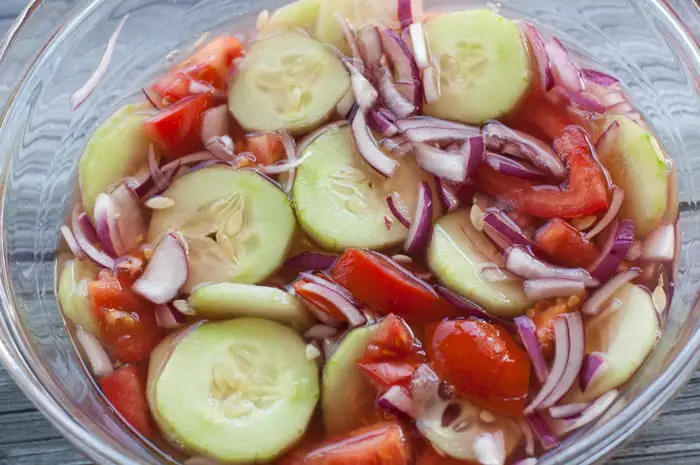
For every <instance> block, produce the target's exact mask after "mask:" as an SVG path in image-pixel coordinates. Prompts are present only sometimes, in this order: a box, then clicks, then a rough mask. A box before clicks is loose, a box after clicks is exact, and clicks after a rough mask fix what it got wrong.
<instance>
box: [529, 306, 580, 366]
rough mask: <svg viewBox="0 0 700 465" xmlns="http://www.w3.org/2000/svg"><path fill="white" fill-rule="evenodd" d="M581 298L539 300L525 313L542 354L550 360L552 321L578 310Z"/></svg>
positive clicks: (552, 350)
mask: <svg viewBox="0 0 700 465" xmlns="http://www.w3.org/2000/svg"><path fill="white" fill-rule="evenodd" d="M580 303H581V298H579V297H570V298H569V299H563V298H557V299H549V300H541V301H539V302H537V303H536V304H535V306H534V307H532V308H531V309H529V310H528V311H527V315H528V316H529V317H530V318H531V319H532V321H533V322H534V323H535V327H536V328H537V329H536V334H537V339H538V340H539V341H540V346H541V347H542V353H543V354H544V356H545V357H547V358H551V357H552V356H553V355H554V320H555V319H556V318H557V317H558V316H559V315H563V314H564V313H570V312H574V311H576V310H578V309H579V307H580Z"/></svg>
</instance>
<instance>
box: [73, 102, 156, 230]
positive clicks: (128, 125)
mask: <svg viewBox="0 0 700 465" xmlns="http://www.w3.org/2000/svg"><path fill="white" fill-rule="evenodd" d="M149 116H151V112H149V111H147V110H146V108H145V107H143V106H140V105H126V106H124V107H122V108H120V109H119V110H117V112H116V113H114V114H113V115H112V116H110V117H109V118H108V119H107V121H105V122H104V123H102V124H101V125H100V127H99V128H97V130H96V131H95V133H94V134H93V135H92V137H90V141H89V142H88V145H87V148H86V149H85V152H83V155H82V157H81V158H80V162H79V164H78V171H79V178H80V192H81V193H82V199H83V208H84V210H85V212H86V213H87V214H88V215H91V216H92V210H93V208H94V207H95V199H96V198H97V196H98V195H99V194H100V193H102V192H105V191H106V190H108V189H109V188H110V187H111V186H112V185H113V184H116V183H117V182H119V181H121V180H122V178H124V177H125V176H131V175H133V174H135V173H136V172H137V171H138V170H139V168H141V167H143V166H144V165H145V164H146V162H147V159H148V145H149V144H150V143H151V141H150V139H149V138H148V136H146V133H145V132H144V130H143V122H144V121H145V120H146V119H147V118H148V117H149Z"/></svg>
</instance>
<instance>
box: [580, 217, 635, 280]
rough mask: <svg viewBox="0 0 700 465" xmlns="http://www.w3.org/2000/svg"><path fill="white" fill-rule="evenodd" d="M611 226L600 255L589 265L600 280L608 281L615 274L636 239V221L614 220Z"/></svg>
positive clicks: (595, 276) (593, 274)
mask: <svg viewBox="0 0 700 465" xmlns="http://www.w3.org/2000/svg"><path fill="white" fill-rule="evenodd" d="M609 228H610V230H611V234H609V236H608V239H607V241H606V243H605V245H604V246H603V248H602V250H601V252H600V255H599V256H598V258H597V259H596V261H595V262H593V264H591V266H589V267H588V271H589V272H590V273H591V276H593V277H594V278H596V279H598V280H599V281H600V282H605V281H607V280H608V279H610V277H611V276H612V275H613V274H615V271H616V270H617V267H618V266H619V265H620V263H622V260H624V258H625V255H627V252H628V251H629V249H630V247H631V246H632V241H634V230H635V226H634V221H632V220H627V219H624V220H614V221H613V222H612V224H611V225H610V226H609Z"/></svg>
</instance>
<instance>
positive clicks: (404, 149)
mask: <svg viewBox="0 0 700 465" xmlns="http://www.w3.org/2000/svg"><path fill="white" fill-rule="evenodd" d="M379 145H381V146H382V147H386V148H387V149H388V150H389V151H390V152H391V153H393V154H394V155H396V156H399V157H403V156H404V155H406V154H408V153H410V152H412V151H413V144H412V143H411V141H409V140H408V139H406V138H405V137H404V136H398V137H393V138H389V137H388V138H386V139H382V141H381V142H380V143H379Z"/></svg>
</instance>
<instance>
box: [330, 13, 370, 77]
mask: <svg viewBox="0 0 700 465" xmlns="http://www.w3.org/2000/svg"><path fill="white" fill-rule="evenodd" d="M335 19H336V20H337V21H338V23H340V26H341V27H342V28H343V34H345V40H346V42H347V43H348V46H349V47H350V52H351V53H352V58H353V61H354V63H355V64H356V65H357V66H359V67H360V72H363V71H364V69H362V68H363V67H364V63H363V62H362V55H360V50H359V49H358V48H357V36H356V35H355V31H354V30H353V29H352V26H350V23H349V22H348V20H347V19H346V18H344V17H343V16H341V15H340V14H339V13H338V12H336V13H335ZM346 64H347V63H346ZM353 69H354V68H353ZM351 72H352V71H351Z"/></svg>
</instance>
